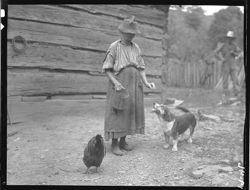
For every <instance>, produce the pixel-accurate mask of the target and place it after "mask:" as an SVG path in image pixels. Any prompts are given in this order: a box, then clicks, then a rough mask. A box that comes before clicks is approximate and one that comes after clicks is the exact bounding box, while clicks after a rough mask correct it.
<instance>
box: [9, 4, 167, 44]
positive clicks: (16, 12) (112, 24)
mask: <svg viewBox="0 0 250 190" xmlns="http://www.w3.org/2000/svg"><path fill="white" fill-rule="evenodd" d="M89 6H90V5H84V7H85V9H86V11H84V10H83V9H81V10H72V9H71V8H70V6H67V5H64V6H63V7H58V6H55V5H19V6H14V5H10V6H9V18H10V19H19V20H26V21H32V22H42V23H48V24H57V25H65V26H69V27H76V28H89V29H93V30H98V31H101V32H108V33H112V34H113V35H117V27H118V25H119V24H120V23H121V20H118V19H117V18H116V17H110V16H106V15H102V16H100V15H96V14H91V13H90V11H89ZM118 6H119V7H121V6H120V5H118ZM69 8H70V9H69ZM103 8H105V6H104V7H102V9H103ZM144 9H145V8H144ZM155 22H159V20H152V23H155ZM152 23H151V24H150V23H149V24H145V23H140V26H139V27H140V30H141V32H142V35H143V37H146V38H152V39H155V40H161V38H162V30H161V29H160V28H158V27H155V26H152Z"/></svg>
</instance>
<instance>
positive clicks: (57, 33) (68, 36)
mask: <svg viewBox="0 0 250 190" xmlns="http://www.w3.org/2000/svg"><path fill="white" fill-rule="evenodd" d="M8 26H9V28H8V40H12V39H13V38H14V37H15V36H18V35H21V36H23V37H24V38H25V39H26V40H27V41H33V42H43V43H48V44H52V45H63V46H69V47H73V48H75V49H87V50H92V51H98V52H105V51H107V49H108V47H109V45H110V44H111V43H112V42H114V41H115V40H117V39H119V37H118V36H115V35H113V34H111V33H103V32H101V31H96V30H92V29H87V28H72V27H67V26H61V25H51V24H47V23H37V22H26V21H20V20H12V19H9V20H8ZM134 42H136V43H138V44H139V46H140V48H141V49H142V54H143V55H145V56H151V57H161V54H162V51H161V42H160V41H156V40H151V39H146V38H141V37H136V38H135V40H134Z"/></svg>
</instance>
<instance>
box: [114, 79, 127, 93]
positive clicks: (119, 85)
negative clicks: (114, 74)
mask: <svg viewBox="0 0 250 190" xmlns="http://www.w3.org/2000/svg"><path fill="white" fill-rule="evenodd" d="M114 86H115V90H116V91H119V90H122V89H125V88H124V87H123V86H122V84H121V83H120V82H118V81H117V80H115V81H114Z"/></svg>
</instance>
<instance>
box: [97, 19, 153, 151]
mask: <svg viewBox="0 0 250 190" xmlns="http://www.w3.org/2000/svg"><path fill="white" fill-rule="evenodd" d="M134 19H135V17H134V16H132V17H130V18H127V19H124V21H123V22H122V23H121V24H120V25H119V27H118V30H119V32H120V34H121V38H120V39H119V40H117V41H115V42H113V43H112V44H111V45H110V47H109V49H108V51H107V53H106V57H105V59H104V62H103V68H102V69H103V72H105V73H106V74H107V76H108V78H109V84H108V91H107V100H106V109H105V125H104V133H105V134H104V136H105V140H109V139H112V145H111V149H112V152H113V153H114V154H115V155H119V156H121V155H123V152H122V151H121V149H122V150H125V151H130V150H132V147H131V146H130V145H128V144H127V142H126V140H125V138H126V136H127V135H133V134H136V133H137V134H144V129H145V117H144V100H143V83H144V84H145V86H146V87H148V88H152V89H153V88H155V85H154V83H149V82H148V81H147V78H146V74H145V71H144V69H145V64H144V61H143V58H142V55H141V50H140V48H139V46H138V45H137V44H136V43H134V42H132V39H133V38H134V37H135V34H139V33H140V31H139V29H138V26H137V23H136V22H135V21H134ZM119 94H120V95H119ZM124 94H125V95H124ZM119 138H120V141H118V139H119Z"/></svg>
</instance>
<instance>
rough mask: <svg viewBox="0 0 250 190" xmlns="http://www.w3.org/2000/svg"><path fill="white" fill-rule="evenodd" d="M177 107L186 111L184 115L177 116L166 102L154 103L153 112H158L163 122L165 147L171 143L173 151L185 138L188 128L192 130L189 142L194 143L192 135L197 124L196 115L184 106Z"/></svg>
mask: <svg viewBox="0 0 250 190" xmlns="http://www.w3.org/2000/svg"><path fill="white" fill-rule="evenodd" d="M176 108H177V109H180V110H182V111H183V112H185V113H184V114H183V115H180V116H176V115H174V114H173V113H171V112H170V110H169V108H168V107H167V106H166V105H164V104H158V103H154V104H153V109H152V112H154V113H156V115H157V116H158V119H159V121H160V123H161V127H162V129H163V132H164V136H165V141H166V144H165V145H164V148H168V147H169V145H173V148H172V151H177V150H178V149H177V144H178V141H179V140H181V139H182V138H183V135H184V133H185V131H186V130H187V129H189V130H190V135H189V138H188V143H192V136H193V133H194V128H195V126H196V119H195V115H194V114H192V113H191V112H190V111H189V110H187V109H186V108H184V107H181V106H177V107H176Z"/></svg>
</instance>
